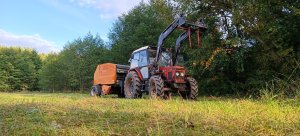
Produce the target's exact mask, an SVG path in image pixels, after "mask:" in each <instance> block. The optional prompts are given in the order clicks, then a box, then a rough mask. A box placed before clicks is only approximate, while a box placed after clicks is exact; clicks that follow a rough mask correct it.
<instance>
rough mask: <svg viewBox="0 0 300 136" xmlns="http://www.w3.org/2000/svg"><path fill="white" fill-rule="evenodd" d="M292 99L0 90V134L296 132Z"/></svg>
mask: <svg viewBox="0 0 300 136" xmlns="http://www.w3.org/2000/svg"><path fill="white" fill-rule="evenodd" d="M296 103H297V101H291V100H286V101H280V102H279V101H256V100H249V99H229V98H226V99H225V98H211V97H202V98H199V100H198V101H184V100H180V99H175V100H168V101H161V100H150V99H136V100H128V99H119V98H111V97H105V98H92V97H89V96H88V95H87V94H72V93H0V135H126V136H127V135H142V136H143V135H242V136H244V135H300V106H299V105H298V104H296Z"/></svg>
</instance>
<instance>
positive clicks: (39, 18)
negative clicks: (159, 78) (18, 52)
mask: <svg viewBox="0 0 300 136" xmlns="http://www.w3.org/2000/svg"><path fill="white" fill-rule="evenodd" d="M140 1H141V0H0V45H4V46H22V47H27V48H34V49H36V50H37V51H38V52H40V53H48V52H52V51H55V52H56V51H59V50H61V49H62V48H63V46H64V45H65V44H66V43H67V42H68V41H72V40H74V39H76V38H78V37H82V36H85V35H86V34H87V33H88V32H91V33H92V34H96V33H98V34H99V35H100V37H101V38H102V39H103V40H104V41H108V38H107V34H108V32H109V30H110V29H111V27H112V24H113V23H114V21H115V20H116V19H117V17H118V16H120V15H121V14H122V13H126V12H127V11H129V10H130V9H131V8H133V7H134V6H135V5H138V4H139V2H140Z"/></svg>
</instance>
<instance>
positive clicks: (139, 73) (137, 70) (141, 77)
mask: <svg viewBox="0 0 300 136" xmlns="http://www.w3.org/2000/svg"><path fill="white" fill-rule="evenodd" d="M130 71H134V72H136V73H137V75H138V77H139V79H140V80H141V81H142V80H143V75H142V74H141V71H140V70H139V69H138V68H133V69H130V70H129V71H128V73H129V72H130Z"/></svg>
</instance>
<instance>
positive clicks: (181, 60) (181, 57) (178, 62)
mask: <svg viewBox="0 0 300 136" xmlns="http://www.w3.org/2000/svg"><path fill="white" fill-rule="evenodd" d="M176 66H184V59H183V56H182V55H178V57H177V61H176Z"/></svg>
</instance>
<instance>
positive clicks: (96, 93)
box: [90, 85, 102, 97]
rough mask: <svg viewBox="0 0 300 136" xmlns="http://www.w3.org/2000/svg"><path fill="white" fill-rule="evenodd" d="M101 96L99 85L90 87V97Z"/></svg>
mask: <svg viewBox="0 0 300 136" xmlns="http://www.w3.org/2000/svg"><path fill="white" fill-rule="evenodd" d="M101 94H102V91H101V89H100V86H99V85H94V86H92V88H91V92H90V96H93V97H96V96H101Z"/></svg>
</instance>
